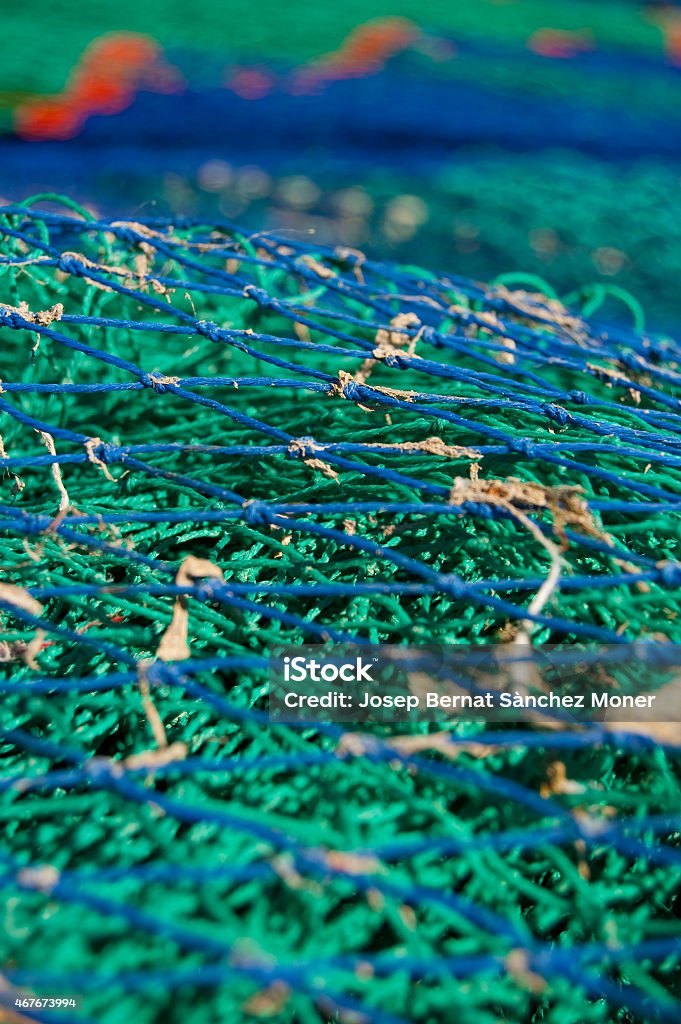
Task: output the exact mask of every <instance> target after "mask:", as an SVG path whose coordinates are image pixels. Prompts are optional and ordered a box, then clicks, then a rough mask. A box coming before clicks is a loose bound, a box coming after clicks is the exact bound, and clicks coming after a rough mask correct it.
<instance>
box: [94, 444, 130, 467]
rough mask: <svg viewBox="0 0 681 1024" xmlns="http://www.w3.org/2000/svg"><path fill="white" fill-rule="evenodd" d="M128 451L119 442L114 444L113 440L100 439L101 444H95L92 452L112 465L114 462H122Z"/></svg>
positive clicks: (102, 460) (101, 460)
mask: <svg viewBox="0 0 681 1024" xmlns="http://www.w3.org/2000/svg"><path fill="white" fill-rule="evenodd" d="M126 453H127V448H122V447H120V446H119V445H117V444H113V443H112V442H111V441H100V442H99V444H97V445H94V446H93V448H92V454H93V455H94V456H95V458H96V459H99V461H100V462H104V463H105V464H106V465H111V464H112V463H114V462H122V461H123V457H124V456H125V455H126Z"/></svg>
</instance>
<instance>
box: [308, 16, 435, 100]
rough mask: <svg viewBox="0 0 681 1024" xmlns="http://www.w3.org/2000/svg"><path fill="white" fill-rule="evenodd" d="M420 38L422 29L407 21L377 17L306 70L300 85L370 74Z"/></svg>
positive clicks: (361, 26) (405, 19)
mask: <svg viewBox="0 0 681 1024" xmlns="http://www.w3.org/2000/svg"><path fill="white" fill-rule="evenodd" d="M419 35H420V29H419V28H418V26H417V25H415V24H414V22H412V21H409V19H408V18H397V17H391V18H377V19H376V20H373V21H368V22H366V23H365V24H363V25H358V26H357V28H355V29H353V31H352V32H351V33H350V35H349V36H348V37H347V39H345V41H344V42H343V43H342V44H341V46H340V47H339V48H338V50H335V51H334V52H333V53H329V54H326V55H325V56H323V57H320V58H319V59H318V60H315V61H313V62H311V63H310V64H308V65H306V66H305V67H303V68H302V69H301V70H300V72H299V73H298V75H297V84H298V86H299V87H300V85H301V84H304V85H316V84H318V83H319V82H322V81H326V80H329V79H342V78H358V77H361V76H363V75H368V74H371V73H372V72H374V71H378V70H379V69H380V68H382V67H383V66H384V65H385V63H386V61H388V60H389V59H390V57H393V56H394V55H395V54H396V53H400V52H401V51H402V50H406V49H407V48H408V47H409V46H411V44H412V43H413V42H414V41H415V40H416V39H417V38H418V37H419Z"/></svg>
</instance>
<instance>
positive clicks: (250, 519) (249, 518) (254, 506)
mask: <svg viewBox="0 0 681 1024" xmlns="http://www.w3.org/2000/svg"><path fill="white" fill-rule="evenodd" d="M242 508H243V511H242V516H243V519H244V522H246V523H248V525H249V526H265V525H266V524H267V523H268V522H269V520H270V511H269V509H268V507H267V505H266V504H265V502H264V501H247V502H246V504H245V505H243V506H242Z"/></svg>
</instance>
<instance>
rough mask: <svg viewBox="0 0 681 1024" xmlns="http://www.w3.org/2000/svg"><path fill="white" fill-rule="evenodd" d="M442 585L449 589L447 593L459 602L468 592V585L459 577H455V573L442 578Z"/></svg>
mask: <svg viewBox="0 0 681 1024" xmlns="http://www.w3.org/2000/svg"><path fill="white" fill-rule="evenodd" d="M442 583H443V585H444V586H445V587H446V588H447V592H448V593H450V594H451V595H452V597H455V598H456V599H457V600H459V599H460V598H462V597H464V596H465V595H466V592H467V590H468V587H467V585H466V583H464V581H463V580H462V579H461V578H460V577H459V576H455V575H454V574H453V573H447V574H446V575H444V576H442Z"/></svg>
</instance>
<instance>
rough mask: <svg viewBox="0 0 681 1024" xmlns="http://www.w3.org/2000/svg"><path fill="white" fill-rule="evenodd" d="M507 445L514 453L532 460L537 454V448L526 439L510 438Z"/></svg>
mask: <svg viewBox="0 0 681 1024" xmlns="http://www.w3.org/2000/svg"><path fill="white" fill-rule="evenodd" d="M506 443H507V445H508V447H509V448H510V450H511V451H512V452H518V454H519V455H527V457H528V458H530V459H531V458H533V456H535V455H536V454H537V446H536V445H535V444H534V442H533V441H530V440H529V439H528V438H526V437H510V438H509V439H508V441H507V442H506Z"/></svg>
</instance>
